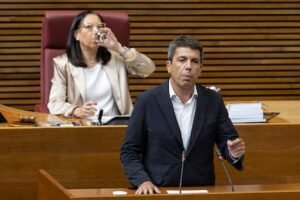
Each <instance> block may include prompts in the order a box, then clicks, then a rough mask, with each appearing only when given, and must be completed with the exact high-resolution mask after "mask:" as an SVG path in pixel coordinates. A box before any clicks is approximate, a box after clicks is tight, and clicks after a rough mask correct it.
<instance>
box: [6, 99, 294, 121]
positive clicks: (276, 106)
mask: <svg viewBox="0 0 300 200" xmlns="http://www.w3.org/2000/svg"><path fill="white" fill-rule="evenodd" d="M231 103H232V102H231ZM263 104H264V109H265V110H266V111H270V112H280V114H279V115H278V116H276V117H275V118H273V119H271V120H270V121H269V122H268V123H263V124H266V125H267V124H300V101H294V100H291V101H289V100H287V101H263ZM0 112H1V113H2V114H3V115H4V117H5V118H6V119H7V121H8V124H11V123H14V122H16V121H19V117H20V115H31V116H34V117H35V118H36V121H37V122H46V121H63V122H65V121H70V120H76V119H67V118H64V117H58V116H55V115H50V114H45V113H37V112H30V111H24V110H20V109H16V108H12V107H8V106H5V105H1V104H0ZM77 121H78V119H77ZM252 124H256V123H252ZM2 126H7V124H6V125H5V124H2Z"/></svg>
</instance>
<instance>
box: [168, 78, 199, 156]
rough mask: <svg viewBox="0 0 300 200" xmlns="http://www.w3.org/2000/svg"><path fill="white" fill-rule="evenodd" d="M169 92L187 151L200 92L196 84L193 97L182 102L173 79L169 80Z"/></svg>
mask: <svg viewBox="0 0 300 200" xmlns="http://www.w3.org/2000/svg"><path fill="white" fill-rule="evenodd" d="M169 94H170V98H171V102H172V105H173V108H174V112H175V116H176V119H177V123H178V126H179V128H180V132H181V138H182V142H183V146H184V149H185V151H186V150H187V148H188V145H189V141H190V136H191V131H192V127H193V122H194V116H195V111H196V106H197V98H198V93H197V89H196V86H194V93H193V95H192V96H191V98H190V99H189V100H188V101H187V102H186V103H185V104H184V103H182V102H181V100H180V98H179V97H178V96H177V95H176V93H175V91H174V89H173V87H172V84H171V79H170V80H169Z"/></svg>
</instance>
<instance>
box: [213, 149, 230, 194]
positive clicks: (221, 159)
mask: <svg viewBox="0 0 300 200" xmlns="http://www.w3.org/2000/svg"><path fill="white" fill-rule="evenodd" d="M216 153H217V156H218V158H219V160H220V161H221V163H222V166H223V169H224V171H225V173H226V176H227V179H228V181H229V184H230V185H231V191H232V192H234V186H233V183H232V181H231V178H230V176H229V173H228V171H227V169H226V167H225V164H224V159H223V156H222V154H221V152H220V150H219V148H218V147H216Z"/></svg>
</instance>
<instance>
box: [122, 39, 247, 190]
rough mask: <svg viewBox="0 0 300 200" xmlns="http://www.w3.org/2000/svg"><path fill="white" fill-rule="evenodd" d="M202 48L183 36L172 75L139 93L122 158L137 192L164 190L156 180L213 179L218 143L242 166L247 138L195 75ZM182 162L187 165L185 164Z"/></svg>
mask: <svg viewBox="0 0 300 200" xmlns="http://www.w3.org/2000/svg"><path fill="white" fill-rule="evenodd" d="M202 63H203V48H202V46H201V45H200V43H199V41H198V40H195V39H193V38H192V37H190V36H180V37H178V38H176V39H175V40H174V41H172V42H171V43H170V45H169V50H168V60H167V62H166V66H167V70H168V73H170V74H171V78H170V79H169V80H168V81H166V82H164V83H162V84H161V85H160V86H158V87H156V88H154V89H152V90H149V91H146V92H144V93H143V94H141V95H140V96H139V97H138V99H137V101H136V104H135V107H134V110H133V112H132V115H131V117H130V121H129V124H128V130H127V135H126V137H125V141H124V144H123V146H122V148H121V161H122V165H123V167H124V170H125V173H126V175H127V177H128V179H129V181H130V182H131V183H132V184H133V185H134V186H136V187H138V189H137V191H136V194H152V193H160V190H159V189H158V186H178V185H179V183H180V176H181V170H182V169H183V173H182V185H183V186H201V185H214V183H215V174H214V164H213V157H214V145H215V144H217V146H218V148H219V149H220V151H221V153H222V155H223V156H224V157H225V158H226V159H227V161H229V162H230V163H232V165H233V166H234V167H235V168H237V169H239V170H242V168H243V167H242V160H243V155H244V153H245V143H244V141H243V140H242V139H241V138H239V136H238V134H237V132H236V131H235V129H234V126H233V124H232V122H231V121H230V119H229V117H228V113H227V110H226V108H225V106H224V103H223V99H222V97H221V96H220V95H219V94H218V93H216V92H215V91H213V90H210V89H207V88H206V87H203V86H201V85H199V84H196V81H197V79H198V77H199V75H200V73H201V68H202ZM183 162H184V168H183V167H182V165H183Z"/></svg>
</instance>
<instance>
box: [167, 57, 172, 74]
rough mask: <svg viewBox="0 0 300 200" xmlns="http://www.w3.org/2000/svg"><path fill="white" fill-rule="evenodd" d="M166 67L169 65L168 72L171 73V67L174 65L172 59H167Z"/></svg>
mask: <svg viewBox="0 0 300 200" xmlns="http://www.w3.org/2000/svg"><path fill="white" fill-rule="evenodd" d="M166 67H167V70H168V73H169V74H170V73H171V67H172V62H171V61H170V60H167V62H166Z"/></svg>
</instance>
